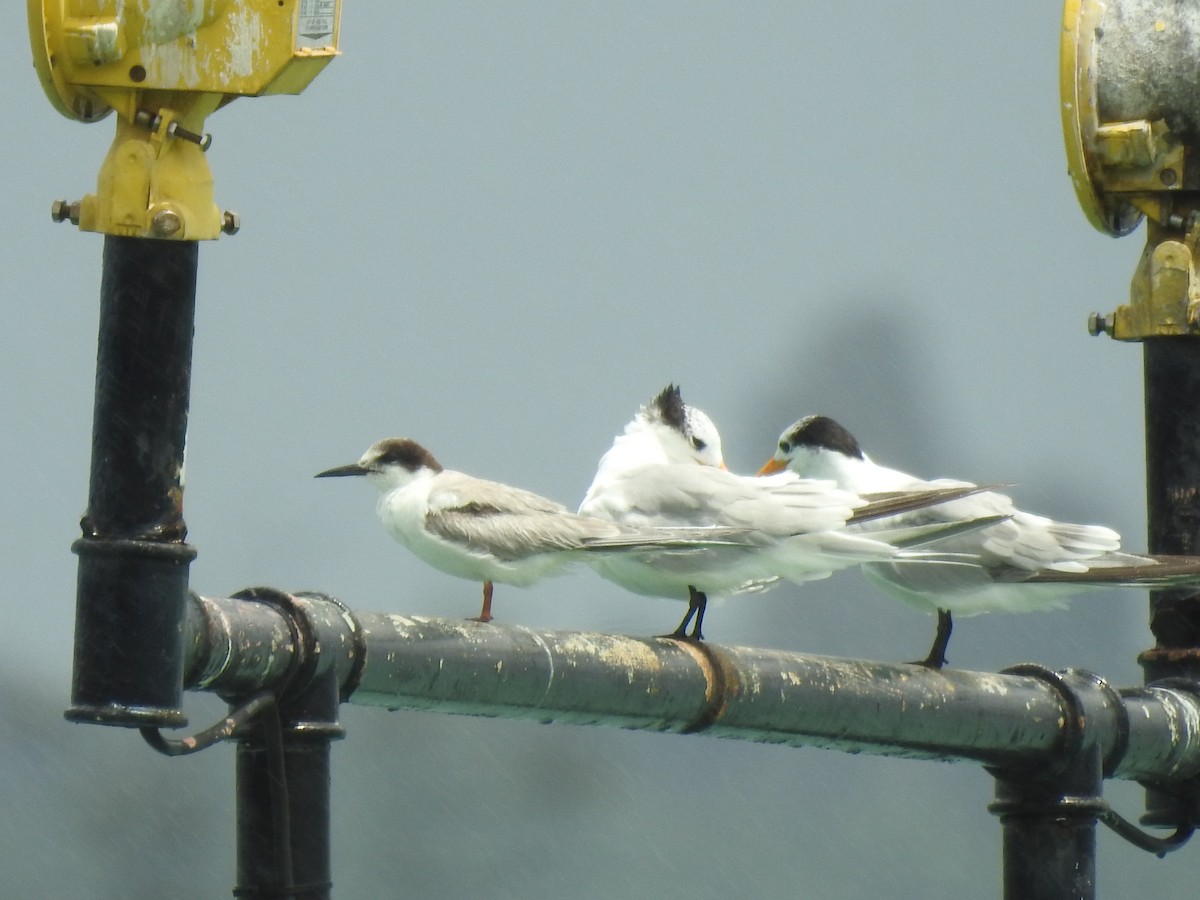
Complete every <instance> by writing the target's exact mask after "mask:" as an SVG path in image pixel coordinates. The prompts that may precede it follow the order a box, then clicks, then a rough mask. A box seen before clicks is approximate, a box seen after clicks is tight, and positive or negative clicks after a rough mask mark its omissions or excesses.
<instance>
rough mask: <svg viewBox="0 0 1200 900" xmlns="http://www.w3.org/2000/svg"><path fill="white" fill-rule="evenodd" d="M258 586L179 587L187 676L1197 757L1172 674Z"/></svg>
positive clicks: (472, 703) (864, 740)
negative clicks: (705, 639)
mask: <svg viewBox="0 0 1200 900" xmlns="http://www.w3.org/2000/svg"><path fill="white" fill-rule="evenodd" d="M264 594H265V596H266V597H267V599H265V600H264V599H263V598H262V596H260V595H259V593H258V592H253V591H252V592H246V596H248V597H252V598H254V599H257V600H258V602H251V601H248V600H247V599H213V598H193V609H192V612H191V614H190V616H189V634H188V640H187V642H186V645H187V648H188V666H187V671H188V673H189V678H188V686H189V687H190V688H193V689H201V690H212V691H216V692H218V693H221V694H223V695H226V696H228V695H231V694H239V693H246V692H247V691H249V690H251V689H261V688H273V689H280V688H283V687H284V686H285V685H287V684H288V683H289V681H290V679H292V678H294V677H295V673H296V672H297V671H298V670H300V669H303V668H306V667H307V668H309V669H312V670H314V671H315V670H317V669H320V670H321V671H327V670H328V668H329V667H330V666H332V667H334V668H335V670H336V672H337V679H338V684H339V685H340V686H341V694H342V697H343V699H347V700H349V702H351V703H357V704H363V705H368V706H383V707H387V708H389V709H432V710H439V711H443V712H451V713H460V714H466V715H479V716H505V717H513V718H526V719H533V720H536V721H541V722H565V723H572V724H597V725H610V726H616V727H621V728H632V729H639V730H652V731H670V732H680V733H700V732H703V733H707V734H711V735H714V736H717V737H723V738H732V739H738V740H749V741H759V742H770V743H783V744H789V745H792V746H816V747H827V748H834V749H840V750H845V751H849V752H856V753H858V752H861V753H872V754H876V755H883V756H903V757H915V758H922V759H941V760H961V761H973V762H977V763H983V764H986V765H989V766H995V767H1000V768H1014V767H1018V768H1022V769H1028V768H1032V769H1035V770H1037V769H1040V768H1043V767H1046V766H1049V765H1051V764H1053V763H1055V762H1056V761H1060V762H1061V761H1064V760H1066V761H1069V757H1070V756H1071V754H1072V753H1073V752H1074V750H1075V745H1076V744H1081V743H1082V734H1083V729H1085V728H1086V729H1087V733H1088V739H1089V741H1092V742H1094V743H1095V744H1096V745H1098V746H1099V747H1100V753H1101V757H1102V759H1103V760H1104V768H1105V775H1106V776H1108V777H1115V778H1122V779H1132V780H1141V781H1169V780H1177V779H1185V778H1189V777H1192V776H1195V775H1196V774H1197V773H1200V699H1198V698H1197V697H1196V695H1195V694H1193V693H1192V692H1190V691H1189V690H1187V689H1185V688H1183V687H1179V686H1169V687H1148V688H1135V689H1131V690H1129V691H1125V692H1121V693H1118V692H1117V691H1116V690H1114V689H1112V688H1111V687H1109V686H1108V685H1107V684H1106V683H1105V682H1104V681H1103V680H1102V679H1100V678H1097V677H1096V676H1093V675H1089V674H1087V673H1078V672H1070V671H1068V672H1066V673H1051V672H1047V671H1045V670H1039V669H1037V668H1036V667H1029V668H1028V670H1025V669H1022V670H1021V671H1016V672H1012V673H1001V674H989V673H979V672H968V671H963V670H958V669H943V670H940V671H934V670H929V669H925V668H922V667H920V666H913V665H900V664H892V663H879V662H866V661H861V660H849V659H834V658H830V657H818V656H807V655H802V654H797V653H788V652H784V651H779V650H758V649H750V648H740V647H739V648H731V647H721V646H716V645H713V644H707V643H706V644H695V643H689V642H683V641H676V640H671V639H666V638H639V637H624V636H620V635H611V634H594V633H585V632H562V631H541V630H537V629H532V628H525V627H522V626H517V625H495V624H487V625H483V624H480V623H477V622H471V621H458V620H447V619H434V618H427V617H423V616H402V615H388V614H364V613H353V614H352V613H350V612H349V610H347V609H346V608H345V607H344V606H342V605H341V604H340V603H337V602H336V601H332V600H330V599H328V598H325V597H322V596H321V595H316V594H307V595H296V596H290V597H289V595H284V594H280V593H278V592H270V591H267V592H264ZM280 598H284V599H282V600H281V599H280ZM297 620H301V621H302V623H303V624H300V625H298V624H297ZM305 659H307V662H305Z"/></svg>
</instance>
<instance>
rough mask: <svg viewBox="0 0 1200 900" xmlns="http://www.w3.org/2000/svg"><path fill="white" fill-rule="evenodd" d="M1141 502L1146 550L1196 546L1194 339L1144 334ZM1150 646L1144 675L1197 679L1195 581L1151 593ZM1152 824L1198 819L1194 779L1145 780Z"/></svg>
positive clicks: (1199, 358)
mask: <svg viewBox="0 0 1200 900" xmlns="http://www.w3.org/2000/svg"><path fill="white" fill-rule="evenodd" d="M1144 374H1145V392H1146V507H1147V520H1148V531H1149V536H1148V537H1149V548H1150V552H1151V553H1191V552H1194V551H1196V550H1198V549H1200V341H1197V340H1196V338H1194V337H1161V338H1154V339H1152V340H1147V341H1145V348H1144ZM1150 630H1151V632H1152V633H1153V634H1154V638H1155V646H1154V648H1153V649H1150V650H1147V651H1145V652H1144V653H1142V654H1141V656H1140V657H1139V659H1138V661H1139V662H1140V663H1141V664H1142V667H1143V669H1144V671H1145V678H1146V681H1147V682H1164V681H1167V682H1169V681H1170V680H1172V679H1187V680H1189V681H1193V682H1194V681H1196V680H1198V679H1200V597H1198V596H1197V592H1196V591H1195V589H1181V590H1173V591H1155V592H1153V593H1151V595H1150ZM1142 821H1143V822H1145V823H1146V824H1153V825H1164V826H1168V825H1193V826H1195V825H1200V784H1197V782H1195V781H1193V782H1191V783H1190V784H1174V785H1172V786H1171V787H1170V788H1169V789H1164V787H1163V786H1162V785H1148V789H1147V791H1146V815H1145V816H1144V817H1143V819H1142Z"/></svg>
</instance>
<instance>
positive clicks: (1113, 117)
mask: <svg viewBox="0 0 1200 900" xmlns="http://www.w3.org/2000/svg"><path fill="white" fill-rule="evenodd" d="M1061 49H1062V53H1061V60H1060V62H1061V65H1060V73H1059V74H1060V89H1061V98H1060V99H1061V103H1062V121H1063V136H1064V138H1065V140H1066V151H1067V168H1068V171H1069V172H1070V175H1071V181H1072V183H1073V184H1074V186H1075V194H1076V196H1077V198H1078V199H1079V205H1080V206H1081V207H1082V208H1083V211H1084V214H1085V215H1086V216H1087V218H1088V221H1090V222H1091V223H1092V225H1094V226H1095V227H1096V228H1097V229H1099V230H1100V231H1103V232H1105V233H1106V234H1110V235H1113V236H1115V237H1119V236H1122V235H1126V234H1129V233H1130V232H1131V231H1133V230H1134V229H1135V228H1137V226H1138V224H1139V223H1140V222H1141V221H1142V219H1143V218H1144V219H1146V220H1147V245H1146V252H1145V253H1144V254H1143V255H1142V259H1141V262H1140V263H1139V264H1138V268H1137V271H1136V272H1135V274H1134V278H1133V283H1132V285H1131V288H1130V302H1129V303H1128V304H1127V305H1123V306H1121V307H1119V308H1118V309H1117V311H1116V312H1115V313H1112V314H1111V315H1107V316H1101V315H1097V314H1093V315H1092V317H1091V319H1090V321H1089V329H1090V330H1091V331H1092V332H1093V333H1095V334H1100V333H1107V334H1110V335H1111V336H1113V337H1115V338H1117V339H1119V340H1142V339H1144V338H1150V337H1161V336H1173V335H1186V334H1196V333H1200V280H1198V279H1197V272H1196V269H1197V261H1198V260H1200V4H1195V3H1179V2H1172V0H1107V2H1102V0H1066V3H1065V5H1064V9H1063V31H1062V48H1061Z"/></svg>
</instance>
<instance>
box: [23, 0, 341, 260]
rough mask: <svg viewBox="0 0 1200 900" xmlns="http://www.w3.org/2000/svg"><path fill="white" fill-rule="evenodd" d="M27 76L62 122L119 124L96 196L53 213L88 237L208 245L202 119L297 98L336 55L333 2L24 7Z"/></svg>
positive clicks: (109, 0) (230, 222)
mask: <svg viewBox="0 0 1200 900" xmlns="http://www.w3.org/2000/svg"><path fill="white" fill-rule="evenodd" d="M28 13H29V36H30V43H31V45H32V49H33V62H34V67H35V68H36V69H37V73H38V78H39V79H40V81H41V83H42V88H43V89H44V90H45V92H46V96H47V97H48V98H49V100H50V103H51V104H52V105H53V106H54V108H55V109H57V110H58V111H59V112H60V113H62V114H63V115H64V116H66V117H68V118H70V119H75V120H77V121H80V122H98V121H99V120H101V119H103V118H104V117H105V116H107V115H108V114H109V113H110V112H115V113H116V115H117V129H116V138H115V139H114V141H113V144H112V147H111V149H110V150H109V153H108V157H107V158H106V159H105V161H104V163H103V165H102V167H101V169H100V174H99V177H98V179H97V190H96V193H95V194H94V195H88V196H86V197H84V198H83V199H82V200H80V201H78V202H76V203H66V202H65V201H58V202H56V203H55V204H54V207H53V209H52V215H53V216H54V218H55V219H56V220H57V221H63V220H66V219H70V220H71V221H72V222H74V223H76V224H77V225H79V227H80V228H81V229H83V230H85V231H98V232H103V233H105V234H114V235H123V236H129V237H149V238H166V239H174V240H211V239H214V238H216V237H217V236H218V235H219V234H220V233H221V232H222V231H225V232H227V233H232V232H233V231H236V230H237V227H238V221H237V216H236V214H233V213H229V212H222V211H221V210H220V209H218V207H217V206H216V204H215V203H214V201H213V184H212V173H211V171H210V169H209V166H208V162H207V160H206V159H205V157H204V153H205V151H206V150H207V149H208V145H209V143H210V142H211V138H210V137H209V136H208V135H207V134H205V133H204V122H205V119H206V118H207V117H208V116H209V115H210V114H211V113H212V112H214V111H215V110H217V109H219V108H220V107H222V106H224V105H225V104H227V103H229V102H230V101H231V100H233V99H235V98H237V97H243V96H260V95H263V94H298V93H300V92H301V91H302V90H304V88H305V87H307V86H308V83H309V82H310V81H312V80H313V78H315V77H316V76H317V74H318V73H320V71H321V70H322V69H323V68H324V67H325V66H326V65H327V64H328V63H329V61H330V60H331V59H332V58H333V57H334V56H336V55H337V54H338V49H337V48H338V28H339V22H340V14H341V0H28Z"/></svg>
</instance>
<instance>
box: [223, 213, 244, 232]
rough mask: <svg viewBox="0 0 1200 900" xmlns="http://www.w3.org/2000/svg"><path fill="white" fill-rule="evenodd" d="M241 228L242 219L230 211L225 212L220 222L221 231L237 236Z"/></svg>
mask: <svg viewBox="0 0 1200 900" xmlns="http://www.w3.org/2000/svg"><path fill="white" fill-rule="evenodd" d="M241 227H242V217H241V216H239V215H238V214H237V213H235V212H234V211H233V210H231V209H227V210H225V215H224V216H223V217H222V221H221V230H222V231H223V232H225V233H226V234H237V233H238V231H239V230H240V229H241Z"/></svg>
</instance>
